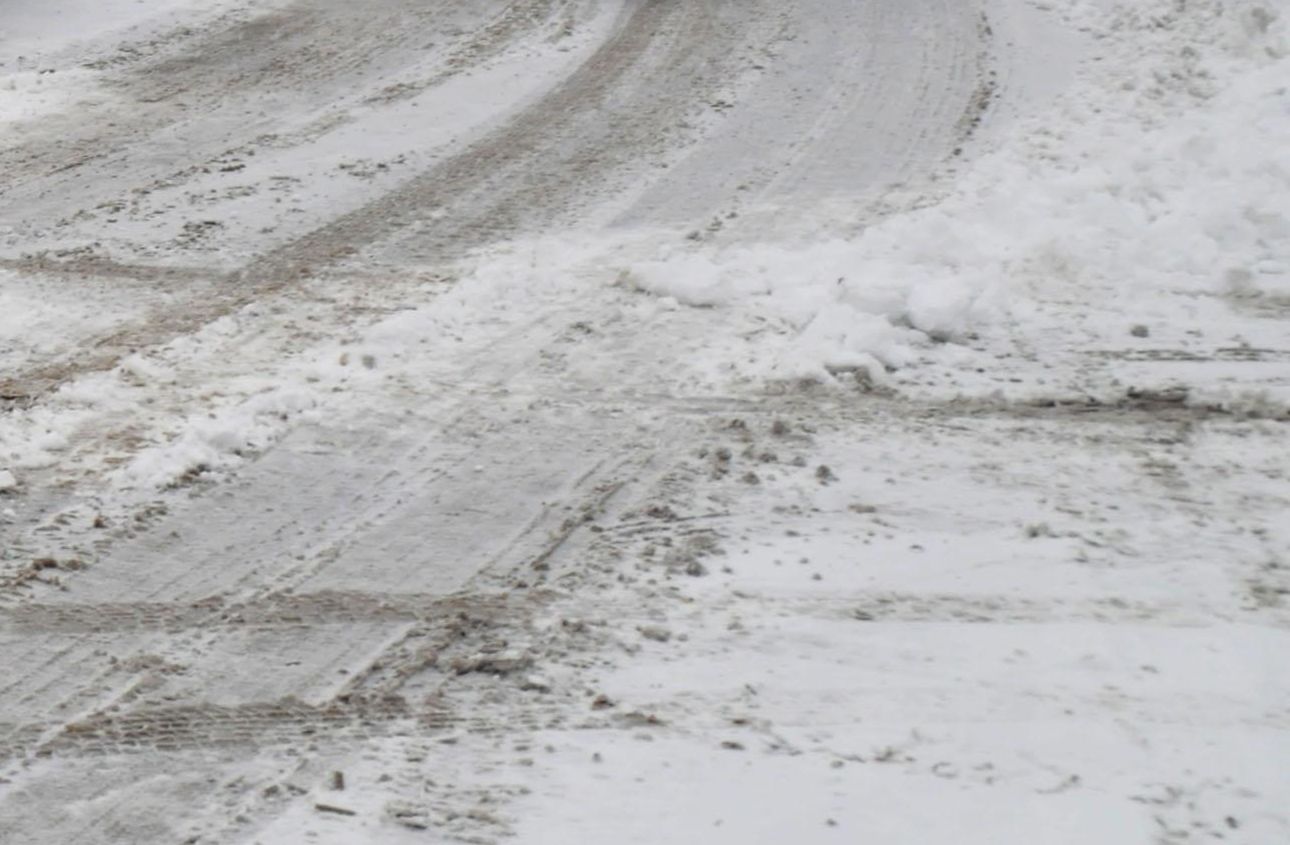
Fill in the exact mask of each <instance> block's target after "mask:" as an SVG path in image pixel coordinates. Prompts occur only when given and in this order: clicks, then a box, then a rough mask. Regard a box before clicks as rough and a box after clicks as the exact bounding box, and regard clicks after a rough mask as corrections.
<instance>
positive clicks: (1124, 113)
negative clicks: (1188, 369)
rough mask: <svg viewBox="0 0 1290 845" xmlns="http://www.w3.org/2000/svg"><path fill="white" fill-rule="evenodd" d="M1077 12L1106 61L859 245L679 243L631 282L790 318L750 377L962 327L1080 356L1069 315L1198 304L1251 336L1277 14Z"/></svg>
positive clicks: (1271, 242)
mask: <svg viewBox="0 0 1290 845" xmlns="http://www.w3.org/2000/svg"><path fill="white" fill-rule="evenodd" d="M1083 15H1084V18H1085V25H1086V26H1095V27H1096V28H1097V29H1098V30H1099V31H1100V33H1101V35H1102V37H1103V38H1104V40H1107V41H1108V42H1110V43H1111V44H1112V45H1113V46H1111V47H1110V48H1108V52H1107V58H1108V61H1104V62H1103V63H1101V64H1100V65H1096V66H1095V67H1094V69H1092V70H1089V71H1087V72H1086V73H1085V74H1084V80H1083V82H1082V84H1080V85H1078V86H1076V88H1075V89H1074V90H1073V91H1072V92H1071V93H1070V94H1069V95H1068V96H1066V97H1064V98H1062V100H1061V101H1060V102H1059V103H1058V105H1057V106H1056V107H1054V108H1053V109H1052V110H1051V111H1050V112H1049V113H1047V114H1043V115H1041V116H1038V117H1035V118H1033V119H1031V120H1028V121H1025V122H1023V123H1021V124H1020V125H1019V127H1018V128H1017V129H1016V130H1015V131H1014V132H1013V133H1012V134H1011V136H1009V137H1008V139H1007V140H1006V141H1005V142H1004V143H1003V144H1002V146H1001V147H1000V149H998V150H997V151H995V152H993V153H991V154H989V155H986V156H985V157H983V158H982V159H981V160H980V161H979V162H978V163H977V164H976V165H975V166H974V167H972V168H971V170H970V171H969V172H968V173H966V174H965V175H964V177H963V178H962V180H961V181H960V182H959V184H958V186H957V188H956V190H955V192H954V194H953V195H952V196H951V197H949V198H947V199H946V200H945V201H944V202H941V203H939V204H937V205H935V206H932V207H928V208H923V209H919V210H915V211H913V212H910V213H907V214H901V215H898V216H894V217H890V218H887V219H885V220H882V221H881V222H879V223H877V224H875V225H873V226H871V227H870V228H868V229H867V230H865V231H864V232H863V233H862V234H861V235H860V236H858V237H856V238H855V239H853V240H847V241H840V240H835V241H827V242H825V243H823V244H818V245H810V246H805V247H803V246H800V245H768V244H758V245H752V246H747V245H738V246H733V247H729V248H725V249H718V250H714V249H711V248H707V247H699V248H690V249H683V250H677V251H675V252H674V253H673V254H671V255H668V256H665V257H664V258H663V259H662V260H659V261H654V262H648V263H645V264H642V265H640V266H637V267H636V268H634V273H635V279H636V281H637V283H638V284H639V286H640V287H641V288H643V289H645V290H648V291H651V292H654V293H656V294H658V295H660V296H669V297H673V298H675V299H676V300H678V301H680V302H682V303H685V304H687V305H692V306H701V307H716V308H722V309H727V310H732V311H740V312H747V313H754V314H758V315H761V316H765V317H769V318H773V319H776V320H779V321H781V322H782V323H783V324H785V325H786V326H787V327H788V329H789V330H790V331H791V332H793V333H794V340H793V342H792V343H791V344H790V345H789V346H788V347H787V348H784V346H783V345H782V344H764V343H759V344H758V345H756V346H755V348H754V349H752V350H751V353H752V356H753V360H754V364H753V366H751V367H749V368H746V369H747V371H748V373H749V374H751V375H772V376H784V375H795V374H799V373H800V371H803V370H806V371H809V372H811V373H813V374H814V375H815V376H817V377H819V378H821V379H826V380H827V379H828V378H829V375H828V373H829V371H831V370H832V371H836V370H837V369H839V368H841V369H848V368H851V367H853V366H854V365H855V364H857V363H863V362H865V361H866V360H868V358H869V356H872V358H874V359H877V360H878V361H880V362H881V363H882V364H883V365H885V366H886V367H888V368H902V367H906V366H908V365H910V364H912V363H914V362H917V361H926V360H927V359H928V357H929V355H931V354H932V353H931V352H929V349H931V346H932V342H933V341H944V340H948V341H960V342H961V341H965V340H968V339H970V338H972V336H973V335H974V334H976V333H981V334H983V335H986V336H997V337H1007V336H1010V335H1016V334H1020V335H1021V336H1023V337H1024V338H1025V339H1026V340H1027V341H1028V342H1031V343H1034V344H1039V345H1040V346H1043V345H1045V344H1046V343H1048V341H1049V340H1050V339H1051V337H1053V336H1056V337H1058V338H1059V339H1060V342H1061V343H1064V344H1066V345H1067V346H1071V345H1079V344H1080V343H1082V342H1083V340H1084V339H1083V338H1080V337H1078V336H1076V337H1072V334H1073V332H1072V331H1071V328H1072V326H1071V323H1072V317H1073V318H1074V319H1075V321H1078V320H1079V319H1081V317H1082V315H1081V314H1080V312H1081V310H1092V311H1094V312H1097V313H1099V314H1102V315H1107V316H1109V315H1118V316H1119V319H1118V320H1116V321H1115V322H1114V323H1113V324H1112V325H1110V326H1106V327H1104V328H1103V331H1104V332H1105V333H1106V335H1107V336H1108V337H1109V336H1114V337H1115V338H1116V339H1119V338H1120V337H1121V336H1122V335H1123V334H1124V333H1125V332H1126V331H1127V329H1128V325H1127V323H1126V321H1127V322H1132V321H1133V320H1135V319H1137V320H1141V321H1144V322H1149V323H1154V324H1168V323H1169V322H1171V321H1174V322H1178V321H1181V322H1184V323H1188V324H1192V323H1196V322H1205V321H1209V322H1211V323H1212V321H1213V316H1214V315H1213V314H1212V313H1211V314H1207V315H1206V318H1205V320H1202V321H1197V320H1196V309H1197V303H1198V301H1199V302H1201V303H1204V304H1205V305H1206V306H1213V307H1211V308H1210V310H1211V311H1213V310H1217V311H1219V312H1221V314H1220V316H1224V317H1226V321H1227V322H1228V323H1239V324H1240V326H1239V328H1241V329H1245V330H1247V331H1256V330H1258V327H1257V326H1254V327H1251V326H1250V325H1248V324H1249V323H1250V321H1249V320H1245V321H1243V322H1242V321H1240V320H1239V319H1236V318H1235V317H1234V316H1233V308H1234V307H1236V306H1239V305H1240V304H1241V303H1242V302H1245V303H1248V302H1250V301H1263V302H1267V301H1280V302H1285V301H1286V299H1287V297H1290V249H1287V246H1286V245H1287V244H1290V88H1287V85H1286V80H1287V79H1290V42H1288V41H1287V35H1286V23H1285V21H1284V19H1283V18H1281V17H1278V16H1277V14H1276V13H1275V12H1274V11H1272V10H1270V9H1268V8H1266V7H1264V6H1261V5H1259V4H1257V3H1254V2H1246V3H1229V4H1225V5H1220V4H1217V3H1202V4H1198V5H1197V4H1193V6H1191V7H1189V9H1188V10H1187V11H1186V12H1177V13H1176V12H1173V11H1171V10H1170V9H1169V8H1168V6H1167V4H1152V5H1151V6H1150V8H1149V9H1137V8H1132V7H1127V8H1119V9H1117V10H1116V11H1115V12H1114V13H1107V14H1103V13H1098V12H1096V11H1091V10H1087V9H1086V10H1085V11H1084V13H1083ZM1054 300H1060V301H1063V302H1067V303H1071V306H1070V307H1068V308H1066V309H1064V319H1063V317H1057V318H1056V319H1052V318H1051V317H1049V316H1045V315H1044V314H1040V313H1038V312H1037V311H1036V310H1035V307H1034V303H1051V302H1052V301H1054ZM1062 310H1063V309H1059V311H1062ZM1050 320H1052V321H1051V322H1050ZM1063 322H1064V323H1065V325H1063ZM1081 328H1082V329H1089V328H1090V327H1087V326H1081ZM1264 328H1267V327H1266V326H1265V327H1264ZM1091 330H1094V331H1096V329H1091ZM1273 331H1275V332H1276V333H1277V334H1278V335H1279V336H1280V337H1281V338H1282V339H1283V340H1284V330H1282V329H1281V328H1280V327H1273ZM1099 339H1107V338H1106V337H1103V338H1099ZM995 345H996V346H998V344H997V343H996V344H995ZM945 354H946V353H943V352H942V353H937V355H939V356H940V358H942V359H943V358H944V356H945ZM949 354H950V356H951V357H952V356H953V353H949ZM1040 354H1044V350H1042V349H1041V350H1040ZM1052 354H1057V353H1056V352H1053V353H1052Z"/></svg>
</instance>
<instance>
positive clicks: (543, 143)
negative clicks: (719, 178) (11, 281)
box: [0, 0, 757, 405]
mask: <svg viewBox="0 0 1290 845" xmlns="http://www.w3.org/2000/svg"><path fill="white" fill-rule="evenodd" d="M735 8H736V7H735V5H733V4H731V3H729V2H726V0H709V2H707V3H687V2H682V0H655V2H650V3H645V4H639V5H636V6H635V7H634V9H633V11H632V12H631V13H630V16H629V18H628V20H626V21H625V22H624V23H623V24H622V26H621V28H620V29H619V31H618V32H617V34H616V35H615V36H613V37H612V38H611V39H610V40H609V41H608V42H606V43H605V44H604V45H603V46H602V47H601V48H600V49H599V50H597V51H596V53H595V54H594V55H592V56H591V58H590V59H589V60H588V61H587V62H585V63H584V64H583V65H582V66H581V67H579V68H578V69H577V70H576V71H575V72H574V73H573V74H572V75H570V77H569V78H568V79H567V80H566V81H565V82H564V83H562V84H561V85H560V86H558V87H557V88H556V89H555V90H554V91H552V92H551V93H549V94H548V95H547V96H545V97H544V98H543V99H542V100H540V101H539V102H537V103H535V104H533V105H532V106H531V107H529V108H528V109H526V110H525V111H523V112H521V113H520V114H518V115H517V116H516V117H515V118H514V119H512V120H511V121H510V122H509V123H508V124H506V125H505V126H503V127H501V128H500V129H499V130H497V131H496V132H494V133H493V134H491V135H489V136H487V137H485V138H483V139H482V140H480V141H479V142H477V143H475V144H473V145H472V146H470V147H468V148H467V149H465V150H464V151H462V152H461V153H460V154H458V155H456V156H453V157H452V158H450V159H448V160H446V161H444V162H443V163H441V164H440V165H438V166H436V167H434V168H432V169H431V170H429V171H427V172H425V173H423V174H421V175H420V176H417V177H415V178H413V179H412V180H410V181H409V182H407V183H405V184H404V185H402V186H401V187H399V188H397V189H395V190H394V191H391V192H390V193H388V194H386V195H384V196H382V197H381V198H380V199H378V200H376V201H375V202H373V203H371V204H369V205H367V206H364V207H363V208H361V209H359V210H357V211H354V212H351V213H349V214H346V215H342V216H341V217H339V218H337V219H336V220H334V221H332V222H330V223H328V224H327V225H325V226H323V227H321V228H319V229H317V230H315V231H313V232H311V233H309V234H307V235H305V236H304V237H301V238H298V239H296V240H294V241H292V242H289V243H287V244H285V245H283V246H281V247H279V248H277V249H274V250H271V251H269V252H267V253H265V254H263V255H261V256H260V257H258V258H257V259H255V260H253V261H252V262H250V263H249V264H248V265H246V266H245V267H243V268H242V269H241V270H238V271H236V272H234V273H232V274H230V275H228V276H225V277H223V278H218V279H215V280H212V284H211V286H210V288H211V289H210V290H204V291H203V292H202V294H203V295H202V296H201V297H199V298H196V299H194V300H186V301H184V302H183V305H182V307H180V308H172V309H168V310H167V311H166V312H165V313H164V314H161V315H158V316H156V317H155V318H152V319H149V320H148V321H147V322H144V323H141V324H136V325H132V326H128V327H125V328H123V329H121V330H120V331H118V332H116V333H115V334H114V335H112V336H110V337H107V338H103V339H102V340H100V341H99V342H98V343H97V344H95V345H94V346H93V347H92V348H91V349H89V350H88V351H86V352H85V353H83V354H80V355H78V356H77V357H75V358H73V359H64V360H59V361H55V362H50V363H46V364H43V365H40V366H37V367H35V368H33V369H31V370H28V371H27V372H25V373H21V374H18V375H16V376H10V377H8V378H6V379H4V380H3V381H0V396H5V397H9V399H8V402H9V403H10V404H11V405H29V404H32V403H34V402H37V401H39V399H40V398H41V397H43V396H45V395H47V394H49V393H50V392H52V391H53V390H55V389H57V388H58V387H59V386H61V385H62V384H63V383H65V382H67V381H68V380H70V379H72V378H74V377H76V376H77V375H79V374H81V373H84V372H92V371H100V370H104V369H110V368H111V367H113V366H114V365H115V364H116V363H117V362H118V361H119V360H120V358H121V357H122V356H123V355H124V354H126V353H127V350H136V349H139V348H144V347H149V346H154V345H157V344H161V343H165V342H167V341H168V340H170V339H172V338H175V337H178V336H181V335H183V334H187V333H189V332H192V331H195V330H196V329H197V328H199V327H201V326H203V325H206V324H208V323H210V322H211V321H213V320H215V319H218V318H219V317H221V316H224V315H226V314H229V313H231V312H232V311H234V310H236V309H238V308H240V307H242V306H244V305H246V304H248V303H250V302H253V301H257V300H261V299H264V298H266V297H269V296H272V295H274V294H277V293H279V292H281V291H283V290H285V289H288V288H290V287H291V286H292V285H293V284H295V283H297V282H299V281H300V280H301V279H304V278H307V277H310V276H313V275H316V274H318V273H320V272H323V271H325V270H327V269H329V268H333V267H337V266H340V265H342V264H343V263H345V262H346V261H348V260H349V259H351V258H353V257H354V256H356V255H358V254H359V253H360V252H362V251H363V250H364V249H366V248H367V247H368V246H369V245H371V244H375V243H380V242H383V241H388V240H389V239H390V237H391V236H393V235H395V234H396V233H399V232H400V231H402V230H405V229H407V228H409V227H410V226H413V225H414V224H416V225H419V224H421V223H422V222H423V220H424V219H426V218H430V217H433V218H434V221H435V222H434V224H433V226H432V227H430V228H429V229H428V230H422V231H419V232H417V233H416V234H415V236H414V237H411V238H408V239H406V240H405V241H404V243H403V244H402V246H403V247H404V249H405V250H407V249H408V244H411V245H412V246H411V251H412V255H410V256H404V257H405V258H407V257H411V258H413V259H414V260H415V261H416V262H417V263H421V264H424V263H434V262H439V261H444V260H449V259H451V258H454V257H457V256H459V255H461V254H462V253H463V252H466V251H468V250H470V249H472V248H475V247H479V246H482V245H485V244H487V243H489V242H491V241H493V240H496V239H498V238H501V237H505V236H508V235H513V234H516V233H518V232H520V231H523V230H526V229H532V228H535V227H540V226H542V225H546V224H549V223H550V222H551V221H553V220H556V219H560V218H562V217H565V216H567V215H568V214H570V213H572V212H573V211H574V210H575V209H576V208H578V207H580V206H581V205H582V204H584V203H585V202H586V200H587V199H588V188H589V186H591V185H594V184H597V183H603V182H604V181H606V180H607V179H609V178H610V177H611V175H612V174H613V173H614V172H616V171H621V170H622V169H624V168H626V167H627V166H629V165H632V164H639V163H640V162H641V159H642V158H643V157H644V158H648V157H650V156H655V157H657V156H661V155H664V154H666V152H667V151H668V150H670V149H672V148H673V147H674V146H675V144H676V143H677V142H678V141H677V138H676V137H675V135H674V133H673V132H672V131H660V128H659V127H672V128H673V129H674V128H675V124H676V123H677V122H678V121H681V120H682V119H683V118H684V116H685V115H686V114H688V113H689V112H690V111H691V110H692V109H693V108H694V104H695V102H696V101H697V102H701V101H702V100H703V95H704V92H705V91H709V90H715V88H716V87H717V86H719V85H720V84H721V83H722V82H723V81H724V79H725V78H726V74H727V72H728V71H729V70H730V68H729V66H728V64H727V63H726V62H725V61H723V58H724V59H726V60H728V59H729V55H730V52H731V45H732V44H733V43H738V41H739V39H740V38H742V37H743V35H744V33H742V32H740V31H739V30H737V29H731V28H730V27H727V26H724V25H723V24H724V23H726V22H728V21H729V20H730V19H732V18H738V19H753V20H756V19H757V16H756V14H755V13H752V12H748V13H744V14H743V15H740V16H735V15H734V13H733V12H732V9H735ZM716 12H721V13H722V14H717V13H716ZM571 141H572V143H571Z"/></svg>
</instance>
